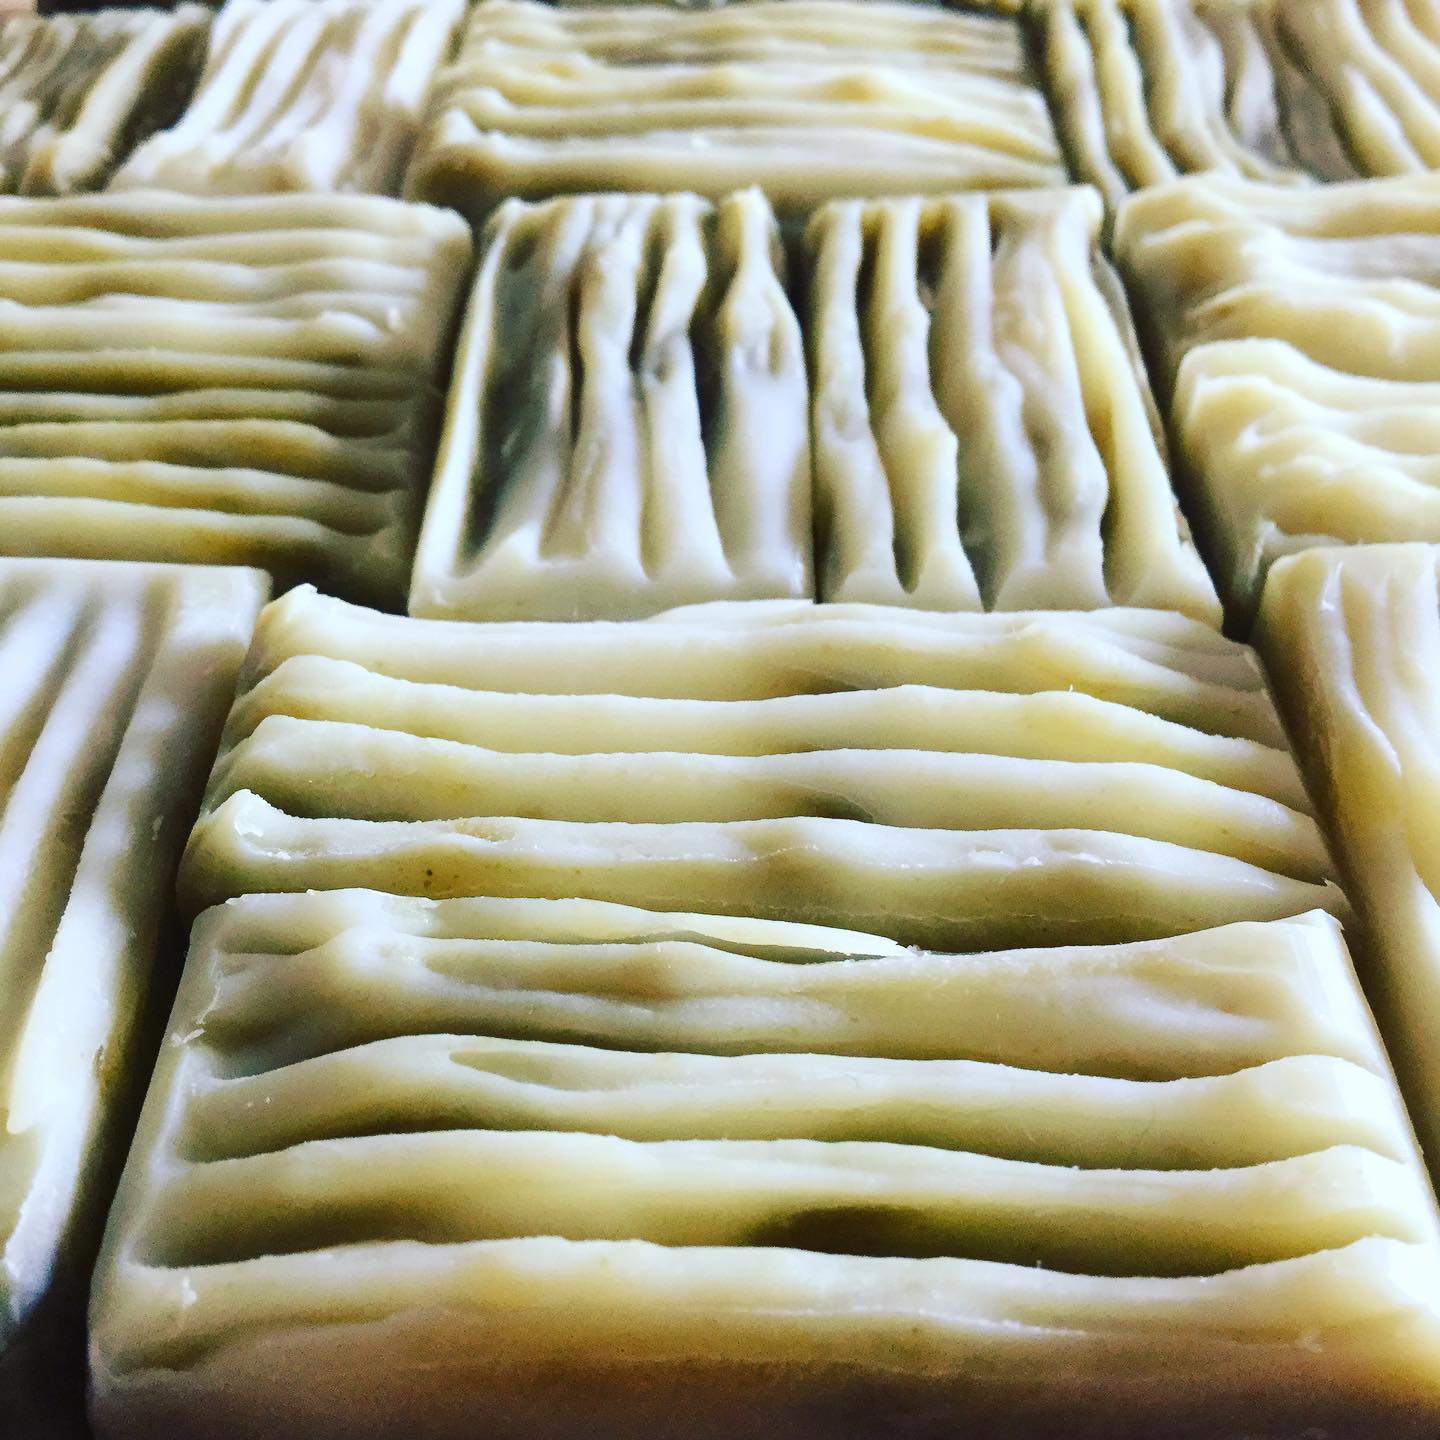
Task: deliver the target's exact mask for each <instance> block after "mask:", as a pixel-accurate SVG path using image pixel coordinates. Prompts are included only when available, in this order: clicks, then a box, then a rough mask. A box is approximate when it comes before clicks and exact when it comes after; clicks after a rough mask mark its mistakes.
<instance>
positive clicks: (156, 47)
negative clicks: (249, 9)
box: [0, 5, 210, 195]
mask: <svg viewBox="0 0 1440 1440" xmlns="http://www.w3.org/2000/svg"><path fill="white" fill-rule="evenodd" d="M209 29H210V14H209V11H207V10H205V9H203V8H202V7H201V6H199V5H178V6H176V7H175V9H173V10H169V11H164V10H101V11H99V12H98V13H95V14H91V15H66V14H58V15H46V16H43V17H37V16H34V15H10V16H7V15H5V14H4V11H3V9H0V193H6V194H16V193H18V194H22V195H68V194H70V193H71V192H72V191H76V190H95V189H98V188H99V187H100V186H102V185H103V184H104V183H105V181H106V180H107V179H109V177H110V175H111V173H112V172H113V171H114V169H115V167H116V166H117V165H119V164H120V162H121V161H122V160H124V159H125V157H126V155H127V153H128V152H129V149H130V147H131V146H133V145H135V144H136V143H137V142H138V141H141V140H143V139H144V138H145V137H146V136H147V135H148V134H149V133H150V132H151V131H152V130H154V129H156V128H157V127H158V126H161V125H164V124H167V123H168V122H169V121H170V120H171V119H173V118H174V116H175V115H177V114H178V113H179V112H180V109H181V107H182V106H183V105H184V104H185V100H186V97H187V95H188V94H189V92H190V89H191V87H192V86H193V84H194V83H195V77H196V74H197V73H198V71H199V68H200V57H201V54H202V53H203V51H204V48H205V37H206V35H207V33H208V31H209Z"/></svg>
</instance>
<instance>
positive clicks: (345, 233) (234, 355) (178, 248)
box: [0, 191, 470, 603]
mask: <svg viewBox="0 0 1440 1440" xmlns="http://www.w3.org/2000/svg"><path fill="white" fill-rule="evenodd" d="M469 252H470V238H469V234H468V232H467V230H466V227H465V225H464V223H463V222H462V221H461V220H460V219H459V217H458V216H455V215H451V214H448V213H447V212H444V211H439V210H431V209H428V208H426V207H423V206H418V205H405V204H402V203H400V202H399V201H395V200H382V199H378V198H372V197H359V196H352V197H344V196H325V195H306V196H294V197H291V196H275V197H258V198H254V199H233V200H196V199H191V198H189V197H186V196H181V195H174V194H164V193H161V192H158V191H154V192H144V193H138V192H137V193H135V194H126V195H102V196H96V197H93V198H90V197H71V198H69V199H61V200H50V201H45V200H24V199H13V200H3V201H0V256H3V259H0V552H3V553H9V554H33V555H79V556H92V557H97V558H102V559H105V558H115V559H135V560H190V561H210V562H226V563H229V562H245V563H247V564H254V565H259V566H262V567H264V568H266V569H268V570H270V571H271V572H272V573H273V574H274V575H275V576H276V578H277V580H279V581H280V582H281V583H282V584H284V583H289V582H292V581H294V580H297V579H305V578H309V579H315V580H319V581H322V582H323V583H325V584H326V585H328V586H329V587H331V588H334V589H338V590H340V591H341V592H342V593H347V594H353V595H357V596H364V597H367V598H373V599H375V600H377V601H378V602H380V603H387V602H388V603H394V602H395V601H397V600H398V599H400V598H401V597H403V595H404V591H405V583H406V580H407V577H408V574H409V568H410V559H411V554H412V550H413V546H414V538H415V529H416V525H417V522H418V511H419V509H420V505H421V499H422V496H423V492H424V488H425V485H426V483H427V482H428V478H429V473H430V466H431V458H432V454H433V446H434V432H435V430H436V428H438V412H439V408H440V397H439V395H438V393H437V381H438V379H439V377H440V375H441V374H442V373H443V370H444V367H445V365H446V364H447V362H448V351H449V335H450V327H451V323H452V315H453V311H454V305H455V301H456V299H457V297H458V291H459V288H460V286H461V285H462V284H463V282H464V272H465V266H466V261H467V258H468V256H469Z"/></svg>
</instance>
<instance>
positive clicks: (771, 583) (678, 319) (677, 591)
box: [410, 190, 813, 620]
mask: <svg viewBox="0 0 1440 1440" xmlns="http://www.w3.org/2000/svg"><path fill="white" fill-rule="evenodd" d="M483 244H484V254H483V258H482V261H481V265H480V272H479V275H478V277H477V279H476V282H475V287H474V290H473V292H472V296H471V300H470V307H469V312H468V315H467V318H466V323H465V329H464V333H463V335H462V338H461V342H460V351H459V356H458V359H457V362H456V369H455V376H454V379H453V381H452V386H451V392H450V398H449V405H448V413H447V421H446V432H445V436H444V439H443V441H442V444H441V450H440V456H439V459H438V461H437V465H436V478H435V484H434V486H433V488H432V491H431V497H430V501H429V506H428V509H427V512H426V519H425V525H424V528H423V530H422V533H421V539H420V546H419V550H418V552H417V557H416V566H415V574H414V578H413V581H412V585H411V593H410V610H411V612H412V613H413V614H419V615H432V616H453V617H456V618H464V619H473V620H480V619H512V618H513V619H533V620H542V619H555V620H571V619H597V618H610V619H619V618H627V617H633V616H640V615H645V614H651V613H654V612H655V611H657V610H663V609H666V608H667V607H670V606H673V605H677V604H683V603H689V602H693V601H702V600H720V599H748V598H768V597H775V596H808V595H809V594H811V592H812V588H813V582H812V575H811V524H810V445H809V434H808V420H807V416H806V408H805V407H806V381H805V358H804V349H803V343H802V341H801V337H800V326H799V322H798V320H797V319H796V317H795V314H794V312H793V310H792V309H791V306H790V301H789V299H788V297H787V295H786V292H785V288H784V256H783V254H782V252H781V248H780V239H779V233H778V229H777V227H776V223H775V218H774V216H773V214H772V213H771V210H770V207H769V205H768V204H767V202H766V201H765V199H764V198H763V196H761V195H760V194H759V192H758V191H753V190H752V191H744V192H741V193H739V194H737V195H732V196H730V197H728V198H726V199H725V200H723V201H721V202H720V203H719V204H718V205H712V204H711V203H710V202H709V201H706V200H702V199H700V198H699V197H698V196H695V195H688V194H679V195H667V196H654V195H637V196H629V195H599V196H580V197H574V198H566V199H562V200H555V201H550V202H547V203H545V204H540V205H526V204H524V203H522V202H520V201H509V202H507V203H506V204H505V205H504V206H502V207H501V209H500V210H499V211H498V212H497V213H496V215H495V216H494V217H493V218H492V220H491V221H490V223H489V225H488V227H487V229H486V232H485V238H484V242H483Z"/></svg>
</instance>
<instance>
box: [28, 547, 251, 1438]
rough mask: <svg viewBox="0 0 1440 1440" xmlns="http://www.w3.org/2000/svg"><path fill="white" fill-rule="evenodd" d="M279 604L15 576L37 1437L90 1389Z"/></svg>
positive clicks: (165, 588) (212, 592)
mask: <svg viewBox="0 0 1440 1440" xmlns="http://www.w3.org/2000/svg"><path fill="white" fill-rule="evenodd" d="M267 588H268V586H267V583H266V580H265V577H264V576H263V575H261V574H260V573H258V572H256V571H251V570H240V569H218V568H208V567H183V566H163V565H129V564H115V563H105V562H94V561H79V560H44V561H39V560H0V675H3V676H4V691H3V696H0V1083H3V1093H0V1109H3V1113H4V1115H5V1117H6V1123H5V1126H4V1129H3V1130H0V1255H3V1263H0V1382H3V1385H4V1393H5V1415H6V1417H7V1420H9V1419H10V1418H11V1417H18V1418H17V1419H16V1422H15V1423H17V1424H18V1425H20V1429H18V1430H17V1431H15V1432H13V1433H16V1434H30V1433H35V1434H50V1433H54V1432H53V1431H52V1430H50V1429H46V1428H44V1424H45V1423H49V1424H55V1423H58V1422H57V1421H56V1420H55V1419H54V1418H53V1416H52V1417H50V1418H49V1419H48V1420H47V1421H45V1422H43V1423H42V1421H41V1420H40V1419H35V1420H34V1424H35V1425H36V1426H38V1427H40V1428H37V1429H35V1430H33V1431H31V1430H29V1429H26V1428H25V1421H26V1420H28V1419H30V1418H31V1416H30V1409H29V1408H27V1407H31V1406H40V1405H51V1406H54V1405H56V1404H57V1403H58V1397H60V1396H61V1394H62V1390H63V1387H64V1386H65V1385H68V1384H71V1383H73V1382H72V1380H71V1377H70V1376H69V1375H68V1374H67V1372H66V1370H65V1366H66V1362H67V1361H68V1360H69V1359H70V1358H71V1357H70V1355H69V1352H68V1350H67V1348H66V1347H67V1345H68V1343H69V1340H70V1330H71V1328H72V1327H74V1326H75V1325H77V1324H78V1317H79V1312H80V1308H81V1306H82V1305H83V1297H84V1295H85V1291H86V1287H87V1285H88V1281H89V1267H90V1263H91V1261H92V1260H93V1257H94V1249H95V1245H96V1244H97V1243H98V1239H99V1229H100V1224H101V1221H102V1219H103V1216H104V1213H105V1208H106V1206H107V1204H108V1202H109V1199H110V1195H109V1190H108V1186H109V1185H110V1184H111V1183H113V1179H114V1176H113V1175H112V1174H111V1167H112V1165H113V1162H114V1160H115V1159H116V1156H115V1153H114V1147H115V1144H116V1141H117V1140H118V1139H119V1138H120V1137H119V1136H118V1135H117V1133H116V1126H117V1122H119V1123H120V1124H123V1123H124V1122H125V1121H126V1120H127V1119H128V1118H129V1107H130V1105H131V1104H132V1103H133V1102H134V1101H135V1100H136V1099H138V1096H139V1093H140V1090H141V1088H142V1081H143V1079H144V1072H143V1070H139V1071H137V1061H140V1058H141V1057H139V1056H138V1055H137V1054H136V1048H135V1047H136V1040H137V1027H138V1026H139V1024H140V1022H141V1017H142V1014H143V1013H144V1009H145V1007H146V1005H147V1004H148V1003H150V1000H149V991H150V987H151V983H152V976H153V974H154V971H155V967H156V962H157V953H158V952H160V951H161V949H162V945H164V944H165V942H166V940H167V931H166V921H167V916H168V915H169V913H170V910H171V908H172V902H171V885H172V877H173V875H174V870H175V865H176V862H177V861H178V859H179V856H180V851H181V848H182V846H183V844H184V840H185V834H186V830H187V828H188V827H189V825H190V824H191V822H192V820H193V817H194V814H195V808H196V805H197V804H198V802H199V798H200V791H201V789H202V788H203V783H204V777H205V771H206V768H207V767H208V765H209V764H210V760H211V757H212V755H213V753H214V748H215V745H216V742H217V740H218V739H219V734H220V728H221V725H222V723H223V721H224V717H225V707H226V705H227V704H228V703H229V700H230V697H231V695H232V693H233V690H234V685H235V678H236V673H237V671H238V669H239V666H240V661H241V659H242V658H243V656H244V653H245V646H246V643H247V641H248V640H249V637H250V631H251V629H252V627H253V625H254V622H255V617H256V615H257V614H258V612H259V609H260V606H261V604H262V603H263V602H264V599H265V594H266V590H267ZM162 975H163V972H162ZM159 983H160V984H162V985H163V984H164V980H163V978H162V979H161V980H160V981H159ZM142 1063H143V1062H142Z"/></svg>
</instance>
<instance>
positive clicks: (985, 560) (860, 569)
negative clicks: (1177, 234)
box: [804, 189, 1219, 621]
mask: <svg viewBox="0 0 1440 1440" xmlns="http://www.w3.org/2000/svg"><path fill="white" fill-rule="evenodd" d="M1100 213H1101V212H1100V203H1099V199H1098V197H1097V196H1096V195H1095V193H1094V192H1093V191H1091V190H1085V189H1073V190H1056V191H1046V192H1028V191H1025V192H1014V193H1011V194H996V195H957V196H947V197H944V198H937V199H932V200H921V199H918V198H910V199H895V200H871V201H858V200H853V201H836V202H834V203H832V204H831V205H828V206H826V207H825V208H824V209H822V210H820V211H819V212H818V213H817V214H816V215H815V216H814V217H813V218H812V220H811V221H810V225H809V229H808V233H807V236H806V242H805V271H804V279H805V281H806V283H807V284H808V288H809V322H810V329H809V344H810V375H811V405H812V417H813V426H812V428H813V434H814V437H815V482H816V496H815V500H816V513H817V520H818V525H817V535H818V539H817V547H818V551H819V554H818V556H817V567H818V571H819V576H818V578H819V589H820V597H821V599H824V600H841V601H845V600H855V601H873V602H879V603H883V604H895V605H912V606H916V607H919V608H922V609H935V610H945V609H979V608H981V607H983V608H986V609H996V610H1026V609H1043V608H1047V607H1053V608H1056V609H1076V610H1083V609H1092V608H1096V607H1100V606H1104V605H1109V604H1118V605H1144V606H1156V607H1159V608H1166V609H1175V610H1180V611H1183V612H1185V613H1187V614H1191V615H1195V616H1197V617H1198V618H1201V619H1209V620H1212V621H1213V620H1218V618H1219V605H1218V602H1217V600H1216V598H1215V592H1214V588H1213V586H1212V585H1211V582H1210V579H1209V577H1208V576H1207V575H1206V574H1205V570H1204V567H1203V566H1202V565H1201V563H1200V557H1199V556H1198V555H1197V554H1196V553H1195V550H1194V549H1193V547H1192V546H1191V544H1190V540H1189V535H1188V532H1187V531H1186V530H1185V527H1184V522H1183V520H1181V518H1180V516H1179V514H1178V511H1177V509H1176V505H1175V500H1174V497H1173V495H1172V494H1171V491H1170V479H1169V474H1168V471H1167V469H1166V464H1165V459H1164V456H1163V441H1162V440H1161V438H1160V432H1159V422H1158V417H1157V416H1156V414H1155V409H1154V403H1153V400H1152V398H1151V395H1150V388H1149V383H1148V381H1147V380H1146V379H1145V375H1144V369H1143V367H1142V365H1141V362H1140V357H1139V351H1138V348H1137V346H1136V343H1135V337H1134V333H1133V329H1132V326H1131V321H1130V314H1129V310H1128V309H1127V307H1126V302H1125V296H1124V291H1123V289H1122V288H1121V286H1120V283H1119V281H1118V279H1117V277H1116V276H1115V274H1114V272H1113V271H1112V270H1111V269H1110V267H1109V265H1108V264H1107V263H1106V261H1105V260H1104V259H1103V257H1102V256H1101V255H1100V253H1099V250H1098V248H1097V245H1096V236H1097V232H1098V229H1099V224H1100Z"/></svg>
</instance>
